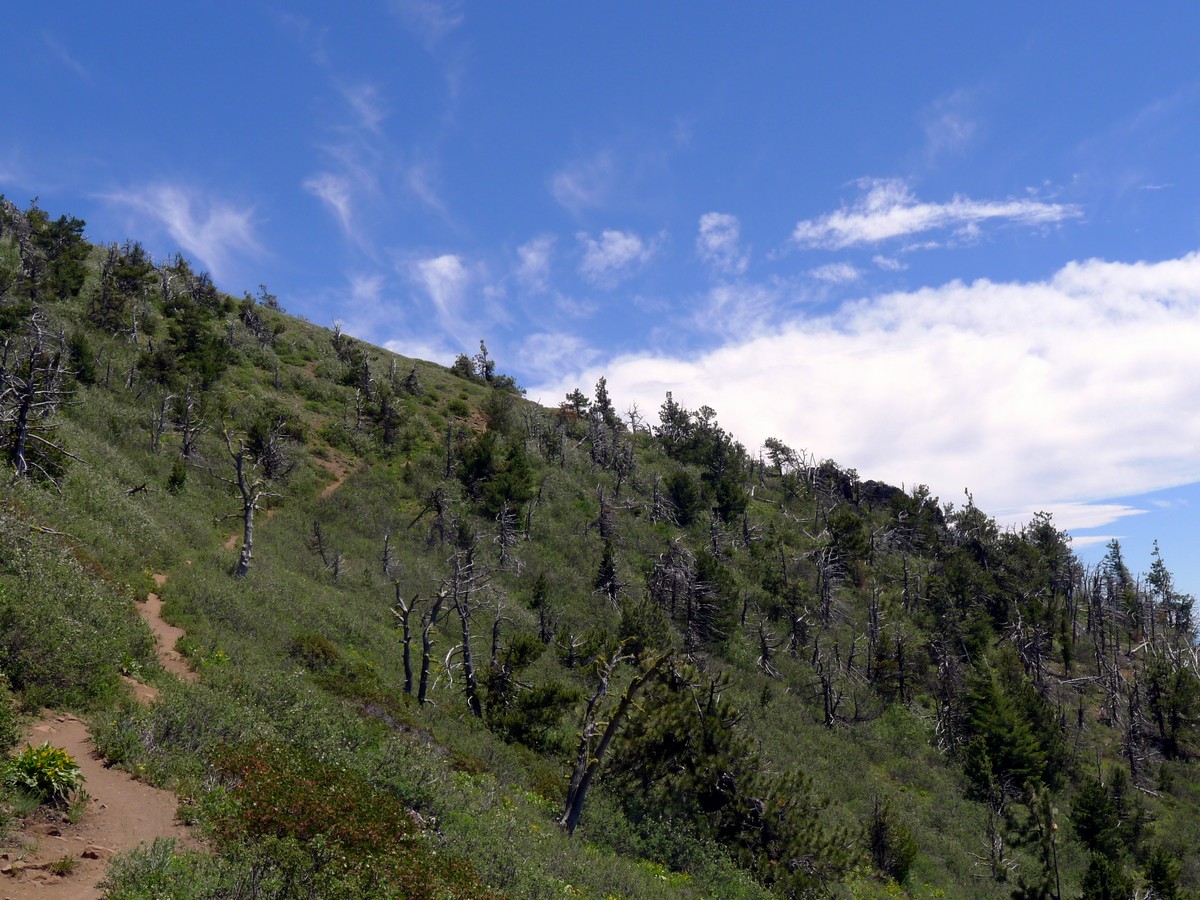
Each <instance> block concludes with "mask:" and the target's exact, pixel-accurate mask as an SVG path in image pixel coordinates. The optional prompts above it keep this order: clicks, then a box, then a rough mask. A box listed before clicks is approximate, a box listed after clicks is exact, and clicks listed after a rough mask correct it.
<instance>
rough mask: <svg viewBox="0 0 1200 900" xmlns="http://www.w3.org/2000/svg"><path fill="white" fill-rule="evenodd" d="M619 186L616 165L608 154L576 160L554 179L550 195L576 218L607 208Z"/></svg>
mask: <svg viewBox="0 0 1200 900" xmlns="http://www.w3.org/2000/svg"><path fill="white" fill-rule="evenodd" d="M615 185H616V164H615V162H614V159H613V155H612V154H611V153H609V152H607V151H601V152H599V153H596V154H595V155H593V156H590V157H587V158H586V159H578V160H574V161H573V162H570V163H568V164H567V165H565V166H563V167H562V168H561V169H559V170H558V171H557V172H555V173H554V174H553V175H551V176H550V194H551V195H552V196H553V197H554V199H555V200H556V201H557V202H558V204H559V205H560V206H562V207H563V208H564V209H566V210H567V211H568V212H570V213H574V214H579V213H580V212H582V211H584V210H587V209H595V208H597V207H601V206H603V205H605V203H607V202H608V200H609V197H610V196H611V194H612V191H613V189H614V187H615Z"/></svg>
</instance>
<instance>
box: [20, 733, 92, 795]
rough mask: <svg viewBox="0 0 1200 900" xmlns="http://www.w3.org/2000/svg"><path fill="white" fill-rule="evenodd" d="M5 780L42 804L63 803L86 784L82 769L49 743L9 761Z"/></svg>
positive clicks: (28, 748) (23, 751) (24, 751)
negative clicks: (38, 799) (49, 802)
mask: <svg viewBox="0 0 1200 900" xmlns="http://www.w3.org/2000/svg"><path fill="white" fill-rule="evenodd" d="M6 780H7V782H8V783H9V784H11V785H14V786H16V787H22V788H24V789H25V790H27V791H29V792H30V793H32V794H35V795H36V796H38V797H40V798H41V799H42V801H43V802H45V801H47V800H50V801H54V802H56V803H57V802H62V801H65V800H66V799H67V797H68V796H70V794H71V793H72V792H73V791H75V790H77V789H78V788H79V786H80V785H82V784H83V781H84V778H83V773H82V772H81V771H80V770H79V765H78V764H77V763H76V762H75V760H74V758H73V757H72V756H71V754H69V753H68V752H67V751H66V750H63V749H62V748H60V747H52V746H50V742H49V741H47V742H46V743H44V744H42V745H41V746H40V747H34V746H32V745H30V744H26V745H25V749H24V750H22V751H21V752H20V753H18V754H17V755H16V756H14V757H13V758H12V759H11V760H10V761H9V767H8V773H7V777H6Z"/></svg>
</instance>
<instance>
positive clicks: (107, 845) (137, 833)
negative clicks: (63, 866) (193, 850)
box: [0, 714, 199, 900]
mask: <svg viewBox="0 0 1200 900" xmlns="http://www.w3.org/2000/svg"><path fill="white" fill-rule="evenodd" d="M26 737H27V740H28V741H29V742H30V743H32V744H35V745H36V744H40V743H42V742H43V741H49V742H50V743H51V744H53V745H54V746H56V747H62V748H63V749H65V750H66V751H67V752H68V753H70V754H71V756H73V757H74V758H75V761H76V762H77V763H79V768H80V769H81V770H82V771H83V775H84V778H86V779H87V780H86V781H85V782H84V786H85V789H86V790H87V792H88V794H89V795H90V796H91V799H90V800H89V801H88V804H87V809H86V811H85V812H84V815H83V819H82V821H80V823H79V824H78V825H71V824H70V823H68V822H67V821H65V819H66V817H65V816H64V815H63V814H62V813H60V812H58V811H57V810H46V809H44V808H43V809H41V810H39V811H38V812H37V813H35V814H34V815H33V816H31V817H30V819H29V821H28V822H27V824H26V827H25V829H24V831H23V832H22V835H21V839H20V844H21V847H20V848H19V849H9V850H7V851H6V852H4V853H3V854H0V859H2V860H3V862H0V873H3V876H4V877H3V880H2V881H0V897H4V898H12V900H23V898H26V897H46V898H55V900H92V898H99V897H101V896H102V893H101V891H100V890H99V888H97V887H96V883H97V882H98V881H100V879H102V878H103V877H104V871H105V867H106V866H107V865H108V859H109V858H110V857H111V856H113V855H114V854H117V853H124V852H125V851H127V850H132V849H133V848H134V847H136V846H137V845H138V844H141V843H143V842H145V843H150V842H152V841H153V840H154V839H155V838H156V837H172V838H175V840H176V845H177V846H184V847H197V846H199V845H198V843H197V842H196V840H195V839H194V838H193V837H192V835H191V833H190V831H189V830H188V828H187V827H186V826H184V825H181V824H180V823H179V822H177V821H176V820H175V810H176V807H177V806H178V803H179V802H178V799H177V798H176V797H175V795H174V794H172V793H170V792H169V791H160V790H159V789H158V788H154V787H151V786H150V785H148V784H144V783H142V782H140V781H135V780H134V779H133V778H132V777H130V776H129V775H128V774H126V773H125V772H122V771H120V770H118V769H109V768H106V767H105V765H104V762H103V760H102V759H101V758H100V755H99V754H98V753H97V752H96V748H95V746H94V745H93V744H92V737H91V735H90V734H89V733H88V730H87V726H86V725H85V724H84V723H83V722H81V721H80V720H79V719H77V718H75V716H72V715H69V714H62V715H52V716H48V717H46V718H43V719H41V720H39V721H38V722H36V723H35V724H34V725H33V726H32V727H31V728H30V730H29V732H28V733H27V736H26ZM64 858H65V859H71V860H74V861H75V862H74V864H73V868H72V869H71V871H70V872H69V873H68V874H66V875H56V874H54V872H53V871H51V870H50V868H49V866H50V865H51V864H53V863H55V862H56V861H58V860H62V859H64Z"/></svg>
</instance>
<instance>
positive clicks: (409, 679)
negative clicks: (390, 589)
mask: <svg viewBox="0 0 1200 900" xmlns="http://www.w3.org/2000/svg"><path fill="white" fill-rule="evenodd" d="M394 587H395V588H396V605H395V606H393V607H392V615H393V616H394V617H395V619H396V627H397V628H399V629H400V632H401V636H402V640H403V642H404V693H406V694H410V695H411V694H412V691H413V670H412V628H411V625H410V622H409V620H410V619H411V617H412V613H413V610H415V609H416V608H417V602H418V601H419V600H420V599H421V598H420V596H415V597H413V598H412V600H407V601H406V600H405V599H404V596H403V595H402V594H401V593H400V582H398V581H397V582H395V583H394ZM422 674H423V672H422Z"/></svg>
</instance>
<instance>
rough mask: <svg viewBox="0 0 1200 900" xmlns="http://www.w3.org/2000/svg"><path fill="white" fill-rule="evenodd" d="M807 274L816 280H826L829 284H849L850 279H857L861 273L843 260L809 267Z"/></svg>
mask: <svg viewBox="0 0 1200 900" xmlns="http://www.w3.org/2000/svg"><path fill="white" fill-rule="evenodd" d="M808 274H809V275H811V276H812V277H813V278H815V279H817V280H818V281H827V282H829V283H830V284H850V282H852V281H858V279H859V278H860V277H861V275H862V273H861V272H859V271H858V269H856V268H854V266H852V265H850V263H845V262H836V263H826V264H825V265H823V266H817V267H816V268H815V269H809V271H808Z"/></svg>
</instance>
